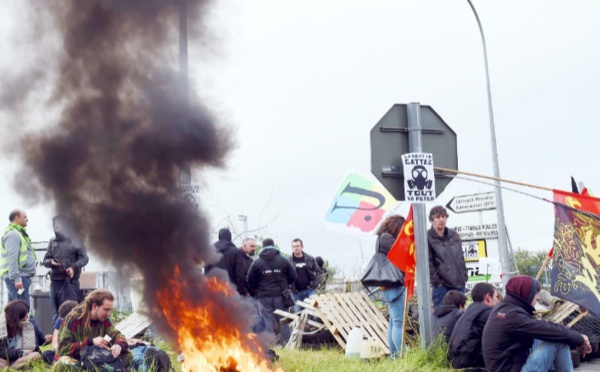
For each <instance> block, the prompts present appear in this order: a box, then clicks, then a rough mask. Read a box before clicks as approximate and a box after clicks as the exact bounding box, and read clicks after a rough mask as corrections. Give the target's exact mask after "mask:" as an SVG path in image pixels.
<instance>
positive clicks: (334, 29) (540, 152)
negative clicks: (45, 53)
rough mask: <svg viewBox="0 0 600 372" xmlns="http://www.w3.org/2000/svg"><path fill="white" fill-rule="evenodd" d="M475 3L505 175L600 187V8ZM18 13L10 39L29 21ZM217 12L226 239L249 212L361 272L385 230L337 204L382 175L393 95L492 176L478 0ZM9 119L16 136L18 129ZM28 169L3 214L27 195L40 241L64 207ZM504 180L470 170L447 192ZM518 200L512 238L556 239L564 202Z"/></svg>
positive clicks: (258, 6) (198, 66)
mask: <svg viewBox="0 0 600 372" xmlns="http://www.w3.org/2000/svg"><path fill="white" fill-rule="evenodd" d="M474 3H475V6H476V7H477V10H478V12H479V15H480V18H481V20H482V23H483V26H484V29H485V32H486V38H487V42H488V53H489V63H490V73H491V83H492V93H493V100H494V109H495V120H496V135H497V143H498V153H499V159H500V173H501V176H502V177H503V178H506V179H511V180H518V181H521V182H527V183H533V184H537V185H541V186H545V187H550V188H562V189H568V188H569V187H570V181H569V176H571V175H573V176H575V177H576V179H577V180H578V181H583V182H585V183H586V185H587V186H588V187H589V188H591V190H592V192H595V191H597V192H598V193H600V174H599V172H598V171H597V170H596V169H595V167H596V164H595V160H596V157H595V156H594V154H595V153H596V151H597V148H598V147H597V142H598V136H599V134H600V132H599V130H598V127H597V123H598V122H599V121H600V114H599V113H598V109H597V107H598V105H597V103H596V100H597V96H598V93H597V89H598V85H599V83H600V72H599V71H598V68H597V66H599V65H600V50H599V49H598V48H597V47H596V45H597V43H598V39H599V38H600V24H599V23H598V21H597V14H599V12H600V4H599V3H597V2H595V1H591V0H588V1H583V0H578V1H571V2H565V1H555V0H550V1H548V0H545V1H542V0H532V1H528V2H523V1H516V0H510V1H507V0H503V1H499V0H487V1H481V0H479V1H478V0H475V1H474ZM14 4H16V2H13V3H12V5H14ZM7 9H8V10H9V11H8V12H3V13H2V14H0V22H1V23H0V32H1V33H0V36H1V37H2V39H3V40H10V38H9V36H10V35H12V34H13V33H14V32H15V31H14V30H15V22H20V21H23V19H20V18H18V17H17V16H16V15H17V14H20V13H19V12H16V11H15V12H14V13H11V11H10V9H11V7H8V8H7ZM209 11H210V16H209V20H210V22H209V30H210V31H209V37H208V39H209V40H211V42H210V44H209V45H202V46H200V45H190V46H189V48H190V60H189V64H190V76H191V78H192V79H193V80H192V86H193V87H194V88H195V89H197V90H198V92H199V93H200V95H201V96H202V97H203V98H204V100H205V101H206V102H207V103H208V104H209V106H210V107H213V109H214V111H215V112H217V113H218V114H219V116H220V117H221V118H223V120H222V122H223V125H227V126H228V128H229V130H230V131H231V135H232V136H233V137H234V140H235V144H236V145H235V148H234V149H233V151H232V152H231V153H230V155H229V157H228V160H227V166H226V167H225V168H224V169H208V170H196V171H195V173H194V182H195V183H196V184H199V185H201V186H202V188H203V191H202V193H201V202H200V204H201V208H202V209H203V210H204V211H205V212H206V213H207V214H208V216H209V217H210V218H209V219H210V221H211V223H212V226H211V228H212V230H213V231H214V232H215V237H216V231H217V230H218V229H219V228H220V227H225V226H227V225H228V224H233V226H231V227H232V228H234V229H235V230H236V231H238V232H242V230H243V227H242V224H241V222H240V221H239V219H238V216H239V215H245V216H247V221H248V229H249V230H257V232H256V234H258V235H259V236H262V237H272V238H274V239H275V241H276V242H277V243H278V244H279V245H280V246H281V247H282V248H283V249H284V250H286V251H287V252H288V253H289V252H290V242H291V240H292V239H293V238H296V237H299V238H302V239H303V240H304V242H305V249H306V251H307V252H308V253H311V254H313V255H321V256H322V257H324V258H325V259H327V260H329V261H330V262H331V263H332V264H334V265H336V266H338V267H339V268H340V270H341V271H342V272H344V273H346V275H352V274H353V273H356V272H357V271H360V267H361V266H362V264H363V261H365V260H367V261H368V259H369V258H370V256H371V255H372V252H373V241H372V239H371V240H369V239H367V240H361V239H358V238H356V237H354V236H352V235H347V234H342V233H339V232H334V231H329V230H327V229H326V228H325V224H324V215H325V213H326V211H327V208H328V206H329V203H330V202H331V199H332V197H333V194H334V192H335V191H336V189H337V187H338V185H339V183H340V182H341V180H342V177H343V176H344V175H345V173H346V171H347V170H348V169H354V170H357V171H359V172H363V173H370V144H369V131H370V129H371V128H372V127H373V125H375V123H377V121H378V120H379V119H380V118H381V116H382V115H383V114H384V113H385V112H386V111H387V110H388V109H389V108H390V107H391V106H392V105H393V104H394V103H408V102H420V103H421V104H424V105H431V106H432V107H433V108H434V109H435V110H436V111H437V113H438V114H440V115H441V117H442V118H443V119H444V120H445V121H446V122H447V123H448V124H449V125H450V127H451V128H452V129H453V130H454V131H455V132H456V133H457V136H458V158H459V169H460V170H464V171H469V172H475V173H482V174H487V175H492V174H493V169H492V161H491V159H492V156H491V149H490V146H491V145H490V143H491V141H490V130H489V121H488V113H487V97H486V90H485V76H484V65H483V56H482V47H481V40H480V35H479V31H478V28H477V24H476V22H475V19H474V17H473V14H472V12H471V9H470V8H469V6H468V3H467V2H466V1H460V0H455V1H448V0H395V1H379V0H374V1H369V2H365V1H354V0H343V1H341V0H329V1H313V0H305V1H302V2H291V1H281V0H262V1H248V0H231V1H227V2H225V1H219V2H218V3H217V2H215V6H213V7H212V8H210V9H209ZM190 22H193V20H190ZM21 53H24V51H23V47H22V46H19V45H15V44H11V43H10V42H8V43H2V45H0V55H1V56H2V57H0V67H1V68H2V69H3V70H5V69H11V68H12V65H11V61H12V59H11V56H13V55H15V54H21ZM5 71H6V70H5ZM3 128H4V129H3V137H5V139H6V138H8V139H9V142H13V143H14V141H16V140H17V138H15V137H17V136H16V135H15V134H14V133H13V132H12V130H9V128H12V126H9V125H3ZM3 143H6V141H3ZM15 167H16V165H15V163H14V161H12V160H6V159H5V160H4V161H3V172H2V174H3V180H4V181H5V182H3V183H2V185H1V186H0V193H1V195H2V196H1V198H0V200H1V203H0V205H2V208H3V209H2V210H3V211H4V212H2V210H0V214H2V213H4V214H5V215H8V212H9V210H10V209H11V208H13V207H15V206H24V207H25V208H27V210H28V212H29V215H30V219H31V222H30V233H31V235H32V237H33V239H34V240H46V239H48V237H49V236H50V234H51V231H52V230H51V224H50V218H51V216H52V214H53V211H52V204H51V203H46V204H41V205H28V204H27V203H26V201H25V200H23V199H22V198H21V197H20V195H19V194H18V193H17V192H16V191H15V190H14V188H13V187H12V185H11V182H10V180H11V179H12V172H13V171H14V169H15ZM491 190H492V188H491V187H490V186H486V185H482V184H477V183H473V182H469V181H465V180H458V179H457V180H454V181H453V182H452V183H451V184H450V185H449V186H448V187H447V189H446V190H445V192H444V193H443V194H442V195H440V196H439V200H438V203H439V204H445V203H446V202H447V201H448V200H449V199H451V198H452V197H453V196H456V195H464V194H470V193H478V192H487V191H491ZM520 190H524V191H526V192H528V193H532V194H534V195H536V196H540V197H545V198H551V197H552V196H551V193H550V192H547V191H539V190H531V189H523V188H520ZM503 195H504V201H505V213H506V222H507V226H508V229H509V234H510V237H511V241H512V243H513V246H514V247H523V248H527V249H532V250H539V249H544V250H546V249H548V248H549V247H550V246H551V244H552V234H553V209H552V206H551V204H549V203H545V202H542V201H539V200H536V199H533V198H531V197H527V196H524V195H520V194H516V193H513V192H510V191H505V192H504V194H503ZM436 204H437V203H436ZM429 207H430V206H428V208H429ZM480 220H481V221H483V222H486V223H487V222H495V220H496V217H495V214H494V213H493V212H485V213H484V214H483V215H482V216H481V219H480V216H478V215H477V214H469V215H460V216H458V215H451V217H450V220H449V225H450V226H460V225H465V224H477V223H479V222H480Z"/></svg>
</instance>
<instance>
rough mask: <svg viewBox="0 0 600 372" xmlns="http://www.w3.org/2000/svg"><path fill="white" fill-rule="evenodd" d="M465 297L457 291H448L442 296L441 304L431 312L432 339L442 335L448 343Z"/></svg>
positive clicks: (463, 306)
mask: <svg viewBox="0 0 600 372" xmlns="http://www.w3.org/2000/svg"><path fill="white" fill-rule="evenodd" d="M466 303H467V296H465V294H464V293H462V292H460V291H457V290H454V289H453V290H450V291H448V293H446V295H445V296H444V299H443V300H442V304H441V305H440V306H438V307H437V308H436V309H435V310H434V311H433V319H432V322H433V337H434V338H438V336H439V335H440V334H441V333H443V334H444V340H445V341H446V342H448V340H449V339H450V335H451V334H452V330H453V329H454V325H455V324H456V321H457V320H458V318H460V316H461V315H462V313H463V310H464V308H465V304H466Z"/></svg>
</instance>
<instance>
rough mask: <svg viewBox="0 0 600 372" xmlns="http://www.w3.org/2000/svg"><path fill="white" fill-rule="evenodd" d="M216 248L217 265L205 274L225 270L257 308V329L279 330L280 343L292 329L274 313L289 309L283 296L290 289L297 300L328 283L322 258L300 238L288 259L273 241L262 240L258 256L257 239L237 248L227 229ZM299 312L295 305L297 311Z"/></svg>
mask: <svg viewBox="0 0 600 372" xmlns="http://www.w3.org/2000/svg"><path fill="white" fill-rule="evenodd" d="M213 247H214V249H215V250H216V251H217V252H218V253H220V254H221V258H220V260H219V261H218V262H217V263H215V264H212V265H207V266H206V267H205V274H210V273H211V272H212V270H213V269H214V268H216V267H218V268H220V269H222V270H224V271H226V272H227V274H228V277H229V281H230V283H231V284H232V285H233V286H235V288H236V289H237V291H238V293H239V294H240V296H243V297H248V298H251V299H252V301H253V302H254V303H255V304H256V305H257V317H256V322H255V326H254V329H255V330H256V331H264V332H268V333H271V334H275V327H278V330H279V336H280V342H282V343H283V342H285V341H286V340H287V339H288V338H289V336H290V330H289V328H288V327H282V326H280V322H279V320H280V319H279V317H278V316H275V314H274V313H273V312H274V311H275V310H288V307H287V306H286V305H285V298H284V296H283V294H284V293H285V292H286V291H287V290H289V291H291V292H292V295H293V299H294V301H302V300H304V299H306V298H308V297H311V296H313V295H315V294H317V289H319V288H322V287H323V282H324V281H326V280H327V270H326V269H324V268H323V266H324V261H323V259H322V258H321V257H313V256H312V255H310V254H308V253H306V252H305V251H304V243H303V242H302V240H301V239H293V240H292V242H291V254H290V255H289V256H288V257H285V256H284V255H283V254H282V253H281V251H280V249H279V247H278V246H277V245H276V244H275V242H274V241H273V239H271V238H266V239H264V240H263V241H262V245H261V248H260V252H259V253H258V254H256V248H257V243H256V240H255V239H252V238H246V239H244V240H243V241H242V247H241V248H237V247H236V246H235V244H233V242H232V237H231V231H230V230H229V229H227V228H223V229H221V230H220V231H219V240H218V241H217V242H216V243H214V244H213ZM299 310H300V308H299V307H298V306H297V305H296V306H295V311H299Z"/></svg>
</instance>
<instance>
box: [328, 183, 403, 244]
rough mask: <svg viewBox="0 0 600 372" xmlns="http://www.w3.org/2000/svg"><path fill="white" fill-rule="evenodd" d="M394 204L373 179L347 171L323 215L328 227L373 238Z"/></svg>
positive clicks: (386, 192)
mask: <svg viewBox="0 0 600 372" xmlns="http://www.w3.org/2000/svg"><path fill="white" fill-rule="evenodd" d="M397 204H398V201H397V200H396V199H394V197H393V196H392V195H391V194H390V193H389V192H388V191H387V190H386V189H385V188H384V187H383V186H382V185H381V184H380V183H379V182H378V181H377V180H375V179H372V178H370V177H367V176H365V175H362V174H360V173H357V172H349V173H348V174H346V177H344V179H343V181H342V183H341V184H340V186H339V188H338V190H337V192H336V193H335V196H334V197H333V200H332V201H331V203H330V205H329V209H328V210H327V213H326V214H325V223H326V224H327V227H328V228H331V229H332V230H337V231H341V232H350V233H360V234H361V235H368V236H371V237H372V236H373V234H374V233H375V229H376V228H377V226H378V225H379V223H380V222H381V221H382V219H383V218H384V217H385V216H387V215H388V214H389V213H391V211H392V210H393V208H394V207H395V206H396V205H397Z"/></svg>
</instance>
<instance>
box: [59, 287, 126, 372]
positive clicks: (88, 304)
mask: <svg viewBox="0 0 600 372" xmlns="http://www.w3.org/2000/svg"><path fill="white" fill-rule="evenodd" d="M113 301H114V296H113V294H112V293H111V292H110V291H107V290H104V289H96V290H94V291H92V292H91V293H90V294H88V295H87V296H86V298H85V300H84V301H83V302H82V303H81V304H80V305H78V306H77V307H75V308H74V309H73V310H72V311H71V312H70V313H69V315H67V317H66V318H65V319H64V321H63V324H62V326H61V327H60V331H59V334H58V355H59V356H60V357H59V359H58V361H57V365H60V367H63V366H69V367H74V368H79V367H83V368H84V369H97V368H99V369H100V370H101V371H109V370H115V369H123V368H125V369H126V368H128V367H129V365H130V364H131V360H132V359H133V356H132V354H131V353H130V352H129V347H128V345H127V340H125V337H123V335H122V334H121V332H119V331H118V330H117V329H116V328H115V326H114V325H113V324H112V323H111V321H110V319H109V317H110V312H111V311H112V308H113Z"/></svg>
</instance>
